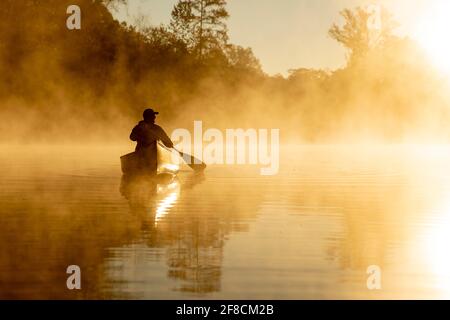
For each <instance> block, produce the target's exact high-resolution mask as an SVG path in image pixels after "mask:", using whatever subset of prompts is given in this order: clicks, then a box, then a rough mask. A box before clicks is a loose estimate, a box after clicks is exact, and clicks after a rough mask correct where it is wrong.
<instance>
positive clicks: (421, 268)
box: [0, 146, 450, 299]
mask: <svg viewBox="0 0 450 320" xmlns="http://www.w3.org/2000/svg"><path fill="white" fill-rule="evenodd" d="M128 150H129V149H128V148H127V147H125V148H124V147H122V148H116V147H101V148H100V147H98V148H88V147H74V146H71V147H61V148H57V147H3V148H2V153H1V155H0V172H1V177H2V179H1V180H0V243H1V249H0V298H9V299H18V298H31V299H47V298H55V299H98V298H100V299H197V298H201V299H228V298H232V299H395V298H404V299H408V298H416V299H428V298H430V299H431V298H438V299H440V298H450V250H449V249H448V248H449V246H450V168H449V163H450V162H449V160H450V149H447V148H442V147H441V148H440V147H411V146H409V147H406V146H392V147H371V148H369V147H339V146H315V147H312V146H302V147H285V148H282V155H281V166H280V173H279V175H277V176H274V177H262V176H260V175H259V167H252V166H231V167H229V166H212V167H210V168H208V170H207V172H206V174H205V175H204V176H198V175H195V174H193V173H192V172H190V171H189V169H188V168H184V170H183V171H182V172H181V173H180V174H179V177H178V179H179V180H178V181H175V182H174V183H172V184H171V185H170V188H167V189H166V190H160V192H159V194H158V195H156V196H155V195H151V192H150V191H149V189H148V186H146V185H142V187H139V188H135V189H134V190H131V191H130V190H129V189H127V190H128V193H126V194H127V197H128V200H127V199H126V198H125V197H124V196H123V195H122V194H121V192H120V191H121V173H120V167H119V162H118V157H119V156H120V155H121V154H124V153H126V152H127V151H128ZM125 186H126V185H125ZM123 187H124V185H123V182H122V193H124V189H123ZM130 192H131V193H130ZM69 265H78V266H80V268H81V272H82V290H80V291H70V290H68V289H67V288H66V279H67V277H68V274H66V269H67V267H68V266H69ZM371 265H377V266H379V267H380V268H381V272H382V273H381V276H382V278H381V284H382V288H381V290H376V291H370V290H368V289H367V284H366V283H367V278H368V274H367V273H366V271H367V268H368V267H369V266H371Z"/></svg>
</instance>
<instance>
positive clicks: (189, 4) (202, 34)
mask: <svg viewBox="0 0 450 320" xmlns="http://www.w3.org/2000/svg"><path fill="white" fill-rule="evenodd" d="M225 6H226V0H179V1H178V3H177V4H176V5H175V6H174V8H173V10H172V20H171V22H170V28H171V30H172V31H173V32H174V33H175V34H176V35H177V36H178V37H179V38H180V39H182V40H183V41H184V42H185V43H186V44H187V45H188V47H189V48H190V49H191V50H193V51H194V52H196V53H197V55H198V57H199V58H200V59H202V58H203V55H204V54H207V53H209V52H211V51H214V50H217V49H218V48H221V49H224V48H225V46H226V44H227V42H228V30H227V25H226V23H225V20H226V19H227V18H228V17H229V14H228V12H227V10H226V8H225Z"/></svg>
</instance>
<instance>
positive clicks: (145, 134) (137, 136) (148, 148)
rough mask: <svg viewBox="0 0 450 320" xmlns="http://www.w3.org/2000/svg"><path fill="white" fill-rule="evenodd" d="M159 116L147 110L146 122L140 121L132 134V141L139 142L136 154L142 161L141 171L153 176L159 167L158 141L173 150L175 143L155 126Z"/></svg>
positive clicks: (145, 113) (161, 129) (151, 110)
mask: <svg viewBox="0 0 450 320" xmlns="http://www.w3.org/2000/svg"><path fill="white" fill-rule="evenodd" d="M157 114H159V112H155V111H153V109H146V110H145V111H144V114H143V116H144V120H143V121H140V122H139V123H138V125H137V126H135V127H134V128H133V130H132V131H131V134H130V139H131V140H132V141H136V142H137V146H136V154H138V156H139V159H140V161H139V162H140V164H139V169H142V170H144V171H145V172H146V173H151V174H152V173H156V170H157V167H158V163H157V147H156V143H157V141H158V140H160V141H162V143H163V144H164V145H165V146H166V147H168V148H173V143H172V141H171V140H170V138H169V137H168V136H167V134H166V132H165V131H164V130H163V128H161V127H160V126H158V125H156V124H155V120H156V115H157Z"/></svg>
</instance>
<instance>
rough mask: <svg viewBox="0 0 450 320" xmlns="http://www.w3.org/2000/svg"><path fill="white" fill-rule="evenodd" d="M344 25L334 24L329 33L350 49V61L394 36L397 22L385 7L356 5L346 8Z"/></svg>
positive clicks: (343, 11) (343, 15)
mask: <svg viewBox="0 0 450 320" xmlns="http://www.w3.org/2000/svg"><path fill="white" fill-rule="evenodd" d="M341 16H342V17H343V18H344V20H345V23H344V25H343V26H342V27H339V26H338V25H337V24H333V26H332V27H331V29H330V30H329V35H330V36H331V37H332V38H333V39H335V40H336V41H338V42H339V43H341V44H342V45H344V46H345V47H346V48H348V49H349V50H350V62H354V61H355V60H358V59H359V58H362V57H364V56H365V55H366V54H367V53H368V52H369V51H370V50H371V49H373V48H377V47H382V46H384V45H385V44H386V42H388V41H389V40H390V39H391V38H392V31H393V30H394V29H395V27H396V26H397V24H396V23H395V22H394V20H393V19H392V15H391V14H390V13H389V12H388V11H387V10H386V9H385V8H383V7H379V10H370V9H369V8H362V7H356V8H355V9H354V10H350V9H344V10H342V11H341Z"/></svg>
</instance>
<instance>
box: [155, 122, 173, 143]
mask: <svg viewBox="0 0 450 320" xmlns="http://www.w3.org/2000/svg"><path fill="white" fill-rule="evenodd" d="M158 138H159V139H160V140H161V141H162V143H163V144H164V145H165V146H166V147H167V148H173V142H172V140H170V138H169V136H168V135H167V133H166V132H165V131H164V129H163V128H161V127H160V126H158Z"/></svg>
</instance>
